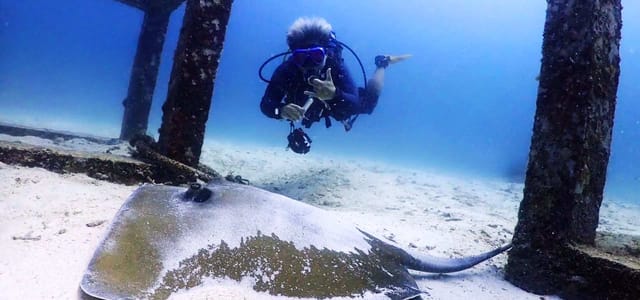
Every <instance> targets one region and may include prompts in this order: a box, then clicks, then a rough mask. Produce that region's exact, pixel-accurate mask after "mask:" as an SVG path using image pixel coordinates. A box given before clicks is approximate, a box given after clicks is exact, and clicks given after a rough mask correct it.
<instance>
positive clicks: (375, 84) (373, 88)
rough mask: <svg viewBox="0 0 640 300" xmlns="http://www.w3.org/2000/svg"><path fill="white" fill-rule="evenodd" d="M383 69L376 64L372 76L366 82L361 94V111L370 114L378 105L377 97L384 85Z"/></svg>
mask: <svg viewBox="0 0 640 300" xmlns="http://www.w3.org/2000/svg"><path fill="white" fill-rule="evenodd" d="M384 69H385V68H384V67H382V66H377V67H376V70H375V71H374V72H373V77H371V79H369V81H368V82H367V88H366V90H365V91H364V95H362V96H361V97H363V99H362V102H363V105H362V113H366V114H371V113H372V112H373V110H374V109H375V108H376V106H377V105H378V98H379V97H380V93H382V87H383V85H384Z"/></svg>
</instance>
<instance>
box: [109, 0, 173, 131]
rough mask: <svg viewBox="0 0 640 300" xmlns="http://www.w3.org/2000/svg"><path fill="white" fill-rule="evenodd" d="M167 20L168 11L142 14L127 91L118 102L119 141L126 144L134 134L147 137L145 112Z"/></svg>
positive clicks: (151, 97) (147, 113)
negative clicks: (120, 111)
mask: <svg viewBox="0 0 640 300" xmlns="http://www.w3.org/2000/svg"><path fill="white" fill-rule="evenodd" d="M170 16H171V11H162V10H158V11H156V10H148V11H146V12H145V14H144V21H143V22H142V29H141V30H140V36H139V38H138V49H137V50H136V56H135V60H134V62H133V68H132V70H131V79H130V80H129V91H128V92H127V97H126V98H125V99H124V101H123V102H122V104H123V105H124V116H123V117H122V127H121V128H120V139H121V140H127V141H128V140H130V139H131V138H132V137H134V136H135V135H136V134H146V133H147V126H148V122H149V111H150V110H151V102H152V100H153V91H154V89H155V87H156V80H157V78H158V68H159V67H160V57H161V55H162V48H163V45H164V40H165V36H166V34H167V26H168V25H169V17H170Z"/></svg>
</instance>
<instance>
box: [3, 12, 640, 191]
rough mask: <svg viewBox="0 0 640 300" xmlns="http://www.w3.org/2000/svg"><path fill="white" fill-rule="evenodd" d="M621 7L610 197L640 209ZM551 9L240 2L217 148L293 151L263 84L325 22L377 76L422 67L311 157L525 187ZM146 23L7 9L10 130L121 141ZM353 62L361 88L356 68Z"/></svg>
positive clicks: (138, 18) (639, 32)
mask: <svg viewBox="0 0 640 300" xmlns="http://www.w3.org/2000/svg"><path fill="white" fill-rule="evenodd" d="M623 4H624V7H625V9H624V11H623V20H624V25H623V40H622V45H621V51H620V52H621V56H622V64H621V67H622V74H621V76H620V85H619V90H618V96H619V97H618V106H617V112H616V124H615V128H614V140H613V150H612V155H611V161H610V168H609V173H608V183H607V193H608V194H609V195H611V196H613V197H618V198H620V199H622V200H624V201H635V202H640V196H638V195H639V194H640V193H639V192H640V163H638V161H640V104H639V101H638V99H639V98H640V85H638V84H637V83H636V80H637V79H640V2H638V1H624V2H623ZM545 9H546V3H545V1H532V0H493V1H470V0H466V1H465V0H450V1H425V0H413V1H406V0H405V1H382V0H376V1H370V0H367V1H364V0H362V1H343V0H332V1H296V0H261V1H252V0H236V1H235V3H234V6H233V12H232V16H231V20H230V23H229V28H228V34H227V39H226V42H225V49H224V52H223V54H222V59H221V64H220V68H219V70H218V78H217V81H216V86H215V91H214V97H213V104H212V111H211V114H210V119H209V122H208V126H207V138H209V139H214V138H223V139H225V140H231V141H238V142H243V143H255V144H261V145H269V146H282V148H283V149H284V147H285V145H286V140H285V137H286V135H287V133H288V124H287V123H285V122H279V121H275V120H272V119H268V118H266V117H264V116H263V115H262V114H261V112H260V110H259V106H258V104H259V102H260V98H261V97H262V94H263V92H264V88H265V84H264V83H263V82H261V81H260V80H259V78H258V76H257V69H258V67H259V66H260V64H261V63H262V62H263V61H264V60H266V59H267V58H269V57H270V56H271V55H273V54H276V53H279V52H282V51H285V50H286V43H285V33H286V30H287V28H288V26H289V25H290V24H291V23H292V22H293V20H295V19H296V18H297V17H299V16H322V17H325V18H326V19H327V20H328V21H329V22H330V23H332V25H333V27H334V30H335V31H336V33H337V36H338V39H340V40H341V41H343V42H345V43H347V44H348V45H349V46H351V47H352V48H353V49H354V50H355V51H356V52H357V53H358V55H359V56H360V58H361V59H362V60H363V63H364V64H365V68H366V70H367V73H368V75H371V74H372V71H373V66H374V65H373V57H374V56H375V55H377V54H405V53H410V54H413V55H414V57H413V58H411V60H410V61H407V62H403V63H401V64H398V65H393V66H391V67H390V68H389V69H388V70H387V72H386V81H385V88H384V91H383V95H382V97H381V98H380V103H379V105H378V107H377V109H376V111H375V112H374V114H373V115H371V116H368V115H365V116H361V117H360V118H359V119H358V121H357V123H356V125H355V128H354V129H353V130H352V131H351V132H348V133H345V132H344V130H343V129H342V128H341V126H340V124H338V123H336V122H334V126H333V127H332V128H329V129H325V128H324V125H323V124H322V123H318V124H316V125H315V126H314V127H313V128H312V129H311V130H309V131H308V133H309V134H310V135H311V137H312V138H313V140H314V143H313V145H312V151H311V153H310V154H308V155H310V156H314V155H323V154H327V153H331V154H340V155H345V156H362V157H370V158H372V159H378V160H384V161H389V162H394V163H398V164H402V165H409V166H412V167H425V168H441V169H446V170H449V171H455V172H464V173H469V174H474V175H481V176H489V177H508V178H511V179H513V178H518V177H520V176H522V172H524V168H525V163H526V158H527V155H528V149H529V142H530V137H531V130H532V125H533V115H534V112H535V101H536V90H537V84H538V82H537V81H536V76H537V75H538V72H539V68H540V59H541V44H542V32H543V26H544V20H545ZM183 13H184V7H181V8H180V9H179V10H178V11H176V12H175V13H174V14H173V16H172V19H171V24H170V27H169V32H168V34H167V40H166V43H165V51H164V53H163V57H162V64H161V68H160V75H159V78H158V85H157V88H156V92H155V97H154V103H153V108H152V112H151V116H150V126H149V133H150V134H152V135H155V136H157V128H158V127H159V125H160V120H161V110H160V107H161V105H162V103H163V101H164V99H165V97H166V93H167V82H168V78H169V74H170V71H171V60H172V58H173V53H174V49H175V45H176V43H177V39H178V34H179V30H180V26H181V20H182V15H183ZM142 16H143V15H142V13H141V12H139V11H137V10H136V9H133V8H130V7H127V6H125V5H122V4H120V3H117V2H115V1H112V0H92V1H87V0H64V1H51V0H22V1H11V0H0V107H2V109H1V110H0V120H4V121H15V122H20V123H26V124H29V125H40V126H47V127H51V128H59V129H76V130H77V129H78V128H79V129H82V130H88V131H91V132H92V133H94V134H99V135H110V136H117V135H118V133H119V126H120V122H121V117H122V111H123V109H122V106H121V104H120V103H121V101H122V99H123V98H124V97H125V95H126V92H127V86H128V81H129V74H130V70H131V65H132V62H133V56H134V53H135V47H136V43H137V37H138V31H139V28H140V24H141V22H142ZM345 57H346V58H347V60H348V63H349V64H350V65H351V70H352V73H353V75H354V77H355V78H356V79H357V80H358V81H361V78H360V75H359V74H360V71H359V69H358V66H357V65H356V62H355V60H354V59H353V58H352V57H351V56H350V55H349V54H346V56H345ZM275 66H276V64H275V63H273V64H271V65H269V66H267V68H266V69H265V71H266V73H267V74H270V72H271V71H272V70H273V69H274V68H275ZM283 155H296V154H294V153H292V152H283Z"/></svg>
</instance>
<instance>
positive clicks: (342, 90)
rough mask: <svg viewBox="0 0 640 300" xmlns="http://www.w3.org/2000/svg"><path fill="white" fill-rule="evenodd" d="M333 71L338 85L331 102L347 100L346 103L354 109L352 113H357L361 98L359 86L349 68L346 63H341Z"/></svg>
mask: <svg viewBox="0 0 640 300" xmlns="http://www.w3.org/2000/svg"><path fill="white" fill-rule="evenodd" d="M332 73H334V74H332V75H333V76H332V77H333V81H334V85H335V86H336V94H335V96H334V97H333V99H332V100H330V102H336V101H342V102H346V103H345V104H347V106H348V107H349V108H350V110H352V111H353V112H352V113H357V110H358V107H360V98H359V95H358V88H357V87H356V84H355V82H354V81H353V78H352V77H351V74H350V73H349V70H348V69H347V68H346V67H345V66H344V65H341V66H340V67H339V68H336V71H335V72H332Z"/></svg>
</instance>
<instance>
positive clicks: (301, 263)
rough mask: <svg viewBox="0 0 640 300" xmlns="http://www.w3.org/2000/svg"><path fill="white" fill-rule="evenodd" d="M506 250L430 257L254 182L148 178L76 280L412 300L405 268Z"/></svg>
mask: <svg viewBox="0 0 640 300" xmlns="http://www.w3.org/2000/svg"><path fill="white" fill-rule="evenodd" d="M509 248H510V245H509V244H507V245H505V246H502V247H499V248H497V249H495V250H492V251H489V252H486V253H483V254H480V255H476V256H469V257H462V258H455V259H449V258H437V257H431V256H427V255H425V254H423V253H419V252H417V251H412V250H409V249H402V248H401V247H400V246H398V245H396V244H395V243H393V242H392V241H387V240H382V239H378V238H376V237H375V236H373V235H371V234H369V233H367V232H365V231H362V230H360V229H359V228H357V227H356V226H354V225H353V224H351V223H349V222H348V221H346V220H342V219H339V218H336V217H335V216H334V215H332V214H331V213H330V212H328V211H324V210H322V209H320V208H317V207H314V206H311V205H308V204H305V203H302V202H300V201H296V200H294V199H291V198H288V197H285V196H283V195H280V194H276V193H272V192H269V191H266V190H263V189H259V188H256V187H252V186H248V185H242V184H236V183H230V182H226V181H222V180H216V181H212V182H210V183H209V184H207V185H206V186H201V185H199V184H192V185H191V186H190V187H188V188H185V187H175V186H166V185H151V184H146V185H143V186H141V187H139V188H138V189H137V190H135V191H134V192H133V194H132V195H131V196H130V197H129V198H128V199H127V201H126V202H125V203H124V204H123V206H122V207H121V208H120V210H119V211H118V213H117V214H116V216H115V217H114V219H113V221H112V223H111V224H110V227H109V229H108V230H107V233H106V235H105V237H104V239H103V240H102V242H101V243H100V244H99V246H98V247H97V249H96V251H95V253H94V255H93V257H92V259H91V261H90V262H89V266H88V267H87V270H86V272H85V274H84V276H83V278H82V281H81V283H80V291H81V293H82V294H83V297H85V298H91V297H93V298H97V299H167V298H169V297H170V296H172V295H174V294H176V293H179V292H183V291H188V290H190V289H194V288H198V287H206V286H207V285H212V284H217V285H225V284H234V283H236V284H237V283H241V282H242V283H243V286H248V287H250V288H251V289H253V290H254V291H255V292H261V293H267V294H269V295H274V296H275V295H278V296H280V297H291V298H294V299H295V298H314V299H330V298H334V297H347V298H352V297H353V298H367V297H369V296H371V295H376V297H380V296H381V297H383V298H389V299H414V298H415V299H419V298H420V295H424V294H425V292H423V291H420V290H419V288H418V286H417V284H416V281H415V279H414V278H413V277H412V275H411V274H410V273H409V270H415V271H421V272H430V273H449V272H457V271H461V270H465V269H468V268H470V267H472V266H474V265H476V264H478V263H480V262H483V261H485V260H487V259H489V258H491V257H493V256H495V255H498V254H499V253H501V252H504V251H506V250H508V249H509Z"/></svg>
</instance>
